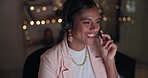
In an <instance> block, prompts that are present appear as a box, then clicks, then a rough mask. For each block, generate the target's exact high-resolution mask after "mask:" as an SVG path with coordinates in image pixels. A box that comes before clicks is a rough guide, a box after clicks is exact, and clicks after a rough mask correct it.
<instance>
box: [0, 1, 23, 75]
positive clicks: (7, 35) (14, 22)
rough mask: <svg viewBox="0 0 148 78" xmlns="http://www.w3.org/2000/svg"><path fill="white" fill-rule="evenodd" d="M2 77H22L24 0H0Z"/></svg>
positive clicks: (0, 68)
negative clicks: (22, 0)
mask: <svg viewBox="0 0 148 78" xmlns="http://www.w3.org/2000/svg"><path fill="white" fill-rule="evenodd" d="M0 10H1V11H0V78H21V76H22V67H23V63H24V46H23V39H24V38H23V32H22V15H21V14H22V2H21V1H20V0H0Z"/></svg>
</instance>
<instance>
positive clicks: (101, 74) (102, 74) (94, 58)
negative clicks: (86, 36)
mask: <svg viewBox="0 0 148 78" xmlns="http://www.w3.org/2000/svg"><path fill="white" fill-rule="evenodd" d="M88 49H89V54H90V61H91V63H92V68H93V71H94V74H95V77H96V78H107V75H106V69H105V66H104V63H103V60H102V57H100V55H99V51H98V50H97V49H94V46H93V48H92V47H91V46H89V47H88Z"/></svg>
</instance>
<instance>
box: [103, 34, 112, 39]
mask: <svg viewBox="0 0 148 78" xmlns="http://www.w3.org/2000/svg"><path fill="white" fill-rule="evenodd" d="M102 36H103V38H105V39H111V36H110V35H109V34H102Z"/></svg>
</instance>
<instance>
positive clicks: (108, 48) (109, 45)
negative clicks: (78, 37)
mask: <svg viewBox="0 0 148 78" xmlns="http://www.w3.org/2000/svg"><path fill="white" fill-rule="evenodd" d="M99 39H100V45H101V47H100V50H101V51H100V52H101V56H102V58H103V60H104V61H105V62H107V61H114V57H115V54H116V51H117V46H116V44H115V43H114V42H113V40H111V37H110V35H108V34H102V39H101V38H99Z"/></svg>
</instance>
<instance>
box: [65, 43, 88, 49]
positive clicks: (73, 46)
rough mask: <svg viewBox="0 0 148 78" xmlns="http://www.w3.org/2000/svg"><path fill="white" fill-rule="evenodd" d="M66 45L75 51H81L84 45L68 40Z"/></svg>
mask: <svg viewBox="0 0 148 78" xmlns="http://www.w3.org/2000/svg"><path fill="white" fill-rule="evenodd" d="M68 46H69V47H70V48H71V49H73V50H76V51H81V50H82V49H84V47H85V45H84V44H81V43H76V42H68Z"/></svg>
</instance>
